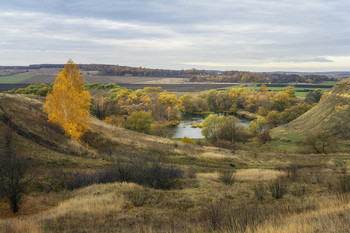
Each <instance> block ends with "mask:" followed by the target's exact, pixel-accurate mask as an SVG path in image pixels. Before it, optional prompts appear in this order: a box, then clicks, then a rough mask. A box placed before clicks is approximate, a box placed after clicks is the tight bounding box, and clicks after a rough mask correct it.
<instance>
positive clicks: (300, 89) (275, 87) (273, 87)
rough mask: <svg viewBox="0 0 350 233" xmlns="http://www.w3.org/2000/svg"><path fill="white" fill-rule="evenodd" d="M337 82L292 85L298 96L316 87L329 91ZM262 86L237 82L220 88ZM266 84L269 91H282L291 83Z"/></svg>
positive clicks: (302, 95)
mask: <svg viewBox="0 0 350 233" xmlns="http://www.w3.org/2000/svg"><path fill="white" fill-rule="evenodd" d="M336 84H337V82H336V81H328V82H322V83H316V84H309V83H307V84H306V83H300V84H294V85H292V86H293V89H294V91H295V94H296V96H298V97H305V96H306V94H307V93H308V92H310V91H314V90H316V89H321V90H322V91H327V90H329V89H330V88H332V87H333V86H334V85H336ZM260 86H261V84H257V85H256V86H255V87H253V86H252V84H243V85H239V84H236V85H234V86H229V87H224V88H220V89H219V90H230V89H236V88H240V87H248V88H250V89H254V90H259V88H260ZM266 86H267V89H268V90H269V91H282V90H283V89H284V88H285V87H287V86H291V85H289V84H286V83H273V84H266Z"/></svg>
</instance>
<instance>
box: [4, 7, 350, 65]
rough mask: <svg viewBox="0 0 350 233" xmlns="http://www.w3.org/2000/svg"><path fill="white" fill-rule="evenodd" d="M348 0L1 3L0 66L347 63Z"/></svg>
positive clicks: (349, 58) (349, 47)
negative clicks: (49, 64) (51, 64)
mask: <svg viewBox="0 0 350 233" xmlns="http://www.w3.org/2000/svg"><path fill="white" fill-rule="evenodd" d="M349 12H350V2H349V1H348V0H308V1H304V0H246V1H238V0H216V1H212V0H210V1H209V0H201V1H197V0H187V1H185V0H173V1H170V0H147V1H144V0H102V1H92V0H84V1H83V0H71V1H69V2H67V1H63V0H52V1H44V0H27V1H25V2H24V1H22V0H21V1H20V0H12V1H4V2H0V25H1V27H0V35H1V40H0V65H26V64H33V63H65V62H66V61H67V60H68V59H69V58H72V59H73V60H74V61H75V62H77V63H108V64H121V65H131V66H146V67H152V68H175V69H186V68H193V67H194V68H205V69H221V70H232V69H233V70H235V69H239V70H252V71H274V70H286V71H287V70H289V71H292V70H293V71H329V70H350V62H349V61H350V43H349V41H350V14H349Z"/></svg>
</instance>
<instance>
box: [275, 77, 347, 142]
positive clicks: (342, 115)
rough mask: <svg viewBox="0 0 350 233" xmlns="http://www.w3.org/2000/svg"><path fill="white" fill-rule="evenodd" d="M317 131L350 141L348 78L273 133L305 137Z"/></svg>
mask: <svg viewBox="0 0 350 233" xmlns="http://www.w3.org/2000/svg"><path fill="white" fill-rule="evenodd" d="M317 130H329V131H331V132H332V133H333V134H334V135H335V136H337V137H339V138H342V139H350V78H349V79H345V80H343V81H341V82H339V83H338V84H337V85H336V86H334V87H333V88H332V89H330V90H329V91H327V92H326V93H325V94H324V96H323V97H322V99H321V101H320V103H319V104H317V105H316V106H315V107H314V108H312V109H311V110H310V111H308V112H306V113H305V114H303V115H302V116H300V117H299V118H297V119H295V120H294V121H292V122H290V123H289V124H286V125H283V126H280V127H278V128H277V129H276V130H275V131H276V132H281V133H283V132H284V133H287V132H288V133H300V134H303V135H307V134H308V133H310V132H314V131H317Z"/></svg>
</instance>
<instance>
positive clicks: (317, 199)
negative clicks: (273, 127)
mask: <svg viewBox="0 0 350 233" xmlns="http://www.w3.org/2000/svg"><path fill="white" fill-rule="evenodd" d="M43 101H44V99H42V98H40V97H34V96H24V95H8V94H0V119H2V121H1V122H0V130H3V129H4V128H5V127H6V125H5V123H4V121H3V120H4V115H6V116H7V117H8V118H9V119H10V120H11V124H13V125H14V126H16V142H17V145H18V146H19V147H20V148H21V151H22V152H23V153H24V155H25V157H27V158H30V160H31V161H32V164H33V168H34V170H35V171H36V178H35V182H34V183H33V185H32V187H31V188H30V190H29V191H28V193H27V194H26V196H25V199H24V202H23V204H22V207H21V209H20V212H19V213H18V214H12V213H11V211H10V209H9V206H8V204H7V202H6V200H5V199H4V198H2V199H0V232H6V233H7V232H8V233H10V232H11V233H12V232H264V233H265V232H271V233H272V232H295V233H297V232H298V233H299V232H350V221H349V220H350V219H349V218H350V212H349V207H350V202H349V200H350V199H349V198H350V196H349V192H348V191H346V190H344V189H342V187H343V186H344V184H345V185H347V182H350V179H348V178H347V177H349V175H348V169H349V166H350V151H349V150H347V151H346V150H345V151H342V152H334V153H329V154H321V155H320V154H313V153H304V152H302V151H301V146H302V145H301V144H300V142H299V141H298V140H285V139H283V138H279V137H275V138H274V140H273V141H271V142H267V143H266V144H264V145H261V144H259V143H257V142H255V141H251V142H248V143H246V144H245V145H242V146H241V149H240V150H237V151H236V152H235V153H232V152H231V151H230V150H227V149H222V148H216V147H209V146H201V145H192V144H186V143H183V142H179V141H173V140H170V139H167V138H160V137H156V136H151V135H145V134H141V133H137V132H133V131H129V130H126V129H123V128H118V127H114V126H112V125H109V124H107V123H105V122H102V121H99V120H97V119H95V118H92V124H91V128H90V130H89V132H88V136H89V138H88V139H86V140H87V141H86V142H84V143H77V142H74V141H71V140H70V139H68V138H66V137H65V136H64V134H63V133H62V132H61V131H60V130H59V129H57V128H56V127H55V126H53V125H51V124H50V123H47V118H46V115H45V114H44V113H43V111H42V105H43ZM292 139H293V138H292ZM87 144H88V145H89V146H87ZM104 145H108V146H110V147H111V148H112V152H111V153H107V152H104V151H103V150H102V151H100V150H99V148H100V147H101V146H104ZM135 157H138V158H154V159H158V160H161V161H162V163H163V164H164V166H166V167H171V168H174V169H181V170H182V171H184V178H183V179H181V180H179V182H178V183H176V186H175V187H174V188H172V189H170V190H160V189H153V188H149V187H144V186H141V185H138V184H134V183H125V182H124V183H119V182H116V183H105V184H92V185H89V186H87V187H82V188H77V189H73V190H69V189H66V188H62V187H59V186H58V185H57V177H58V175H57V174H66V173H69V172H84V173H88V174H93V173H94V172H97V171H102V170H105V169H110V168H114V167H116V161H117V160H118V159H124V160H127V161H132V160H133V158H135ZM233 167H234V168H233ZM227 174H231V175H232V174H233V176H231V175H230V177H231V178H232V179H233V182H232V184H228V183H227V182H226V181H225V180H224V178H225V176H226V178H227ZM230 177H229V179H230ZM344 182H345V183H344ZM276 187H282V189H283V188H285V191H284V193H283V194H284V195H283V196H282V197H281V198H278V199H276V198H274V197H273V193H274V190H276ZM346 187H347V186H346ZM258 197H262V199H261V200H259V198H258Z"/></svg>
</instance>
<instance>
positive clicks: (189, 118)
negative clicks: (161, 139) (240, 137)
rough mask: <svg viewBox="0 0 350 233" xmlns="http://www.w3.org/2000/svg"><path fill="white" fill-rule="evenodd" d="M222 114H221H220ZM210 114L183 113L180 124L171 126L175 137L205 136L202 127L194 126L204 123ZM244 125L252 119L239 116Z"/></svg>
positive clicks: (247, 124)
mask: <svg viewBox="0 0 350 233" xmlns="http://www.w3.org/2000/svg"><path fill="white" fill-rule="evenodd" d="M219 115H221V114H219ZM207 116H209V114H208V115H204V114H182V115H181V118H182V119H181V121H180V124H178V125H176V126H174V127H172V128H171V130H172V132H173V133H174V135H173V138H183V137H188V138H204V136H203V135H202V129H201V128H192V125H193V124H198V123H203V121H204V120H205V118H206V117H207ZM238 119H239V121H240V123H241V125H242V126H246V127H248V126H249V123H250V121H251V120H248V119H246V118H238Z"/></svg>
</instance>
